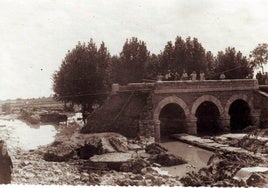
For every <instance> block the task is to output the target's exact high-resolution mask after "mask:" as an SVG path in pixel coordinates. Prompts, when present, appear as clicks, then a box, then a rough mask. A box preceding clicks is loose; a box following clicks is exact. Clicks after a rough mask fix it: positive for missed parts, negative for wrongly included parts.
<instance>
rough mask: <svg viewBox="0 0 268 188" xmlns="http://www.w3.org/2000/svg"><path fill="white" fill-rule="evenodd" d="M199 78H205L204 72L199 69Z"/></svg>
mask: <svg viewBox="0 0 268 188" xmlns="http://www.w3.org/2000/svg"><path fill="white" fill-rule="evenodd" d="M199 76H200V80H201V81H202V80H205V73H204V71H201V72H200V75H199Z"/></svg>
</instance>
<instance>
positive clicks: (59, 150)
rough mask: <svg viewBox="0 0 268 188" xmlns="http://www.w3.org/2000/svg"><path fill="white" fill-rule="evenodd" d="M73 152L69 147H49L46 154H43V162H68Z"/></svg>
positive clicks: (62, 145)
mask: <svg viewBox="0 0 268 188" xmlns="http://www.w3.org/2000/svg"><path fill="white" fill-rule="evenodd" d="M74 154H75V152H74V150H73V148H72V147H71V146H69V145H64V144H61V145H58V146H57V147H51V148H49V149H48V151H47V152H46V153H44V156H43V158H44V160H45V161H55V162H62V161H68V160H69V159H71V158H72V157H73V156H74Z"/></svg>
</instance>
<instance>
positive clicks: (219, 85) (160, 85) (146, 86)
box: [112, 79, 259, 93]
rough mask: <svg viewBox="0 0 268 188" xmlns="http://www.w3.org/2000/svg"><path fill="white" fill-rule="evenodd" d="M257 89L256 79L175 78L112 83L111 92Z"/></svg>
mask: <svg viewBox="0 0 268 188" xmlns="http://www.w3.org/2000/svg"><path fill="white" fill-rule="evenodd" d="M256 89H259V85H258V81H257V80H256V79H233V80H202V81H200V80H196V81H191V80H185V81H184V80H183V81H182V80H176V81H157V82H154V83H129V84H127V85H119V84H113V85H112V92H113V93H116V92H127V91H133V90H135V91H151V90H156V91H157V90H166V91H174V92H191V91H200V92H202V91H209V90H215V91H225V90H256Z"/></svg>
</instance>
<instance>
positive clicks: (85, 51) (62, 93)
mask: <svg viewBox="0 0 268 188" xmlns="http://www.w3.org/2000/svg"><path fill="white" fill-rule="evenodd" d="M109 57H110V55H109V52H108V50H107V48H106V47H105V45H104V43H102V44H101V46H100V48H99V49H97V46H96V44H95V43H94V42H93V40H92V39H91V40H90V42H88V43H87V44H85V43H83V44H81V43H80V42H79V43H78V44H77V45H76V47H75V48H74V49H72V50H71V51H68V53H67V54H66V56H65V58H64V60H63V62H62V64H61V67H60V69H59V71H56V72H55V73H54V75H53V90H54V92H55V98H56V99H57V100H60V101H64V102H72V103H75V104H81V105H82V110H83V112H85V111H92V105H93V104H94V103H101V102H102V101H103V100H104V99H105V97H106V94H105V93H106V89H107V84H106V69H107V65H108V61H109Z"/></svg>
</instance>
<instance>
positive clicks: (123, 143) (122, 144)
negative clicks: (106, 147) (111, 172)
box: [109, 137, 128, 152]
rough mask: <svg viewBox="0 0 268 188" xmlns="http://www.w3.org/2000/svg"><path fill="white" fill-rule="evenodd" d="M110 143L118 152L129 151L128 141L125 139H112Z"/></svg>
mask: <svg viewBox="0 0 268 188" xmlns="http://www.w3.org/2000/svg"><path fill="white" fill-rule="evenodd" d="M109 142H110V144H111V145H112V146H113V148H114V149H115V150H116V151H117V152H127V151H128V145H127V139H126V138H125V137H118V138H117V137H110V138H109Z"/></svg>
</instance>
